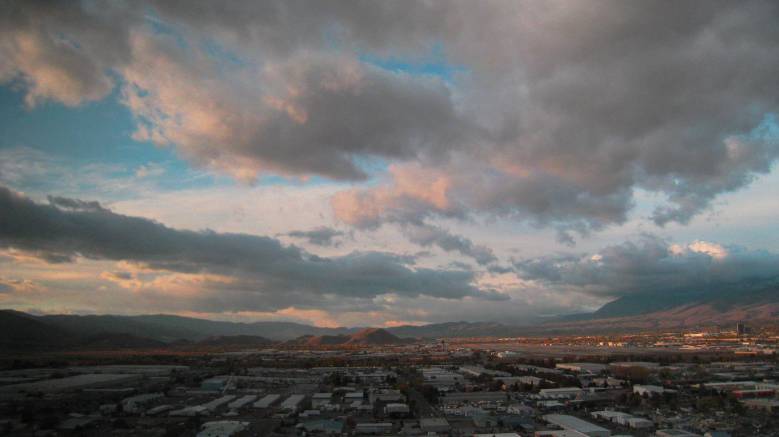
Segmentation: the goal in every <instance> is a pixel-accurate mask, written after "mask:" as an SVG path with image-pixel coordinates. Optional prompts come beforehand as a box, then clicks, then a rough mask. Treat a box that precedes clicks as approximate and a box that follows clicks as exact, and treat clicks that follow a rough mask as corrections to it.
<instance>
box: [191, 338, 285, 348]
mask: <svg viewBox="0 0 779 437" xmlns="http://www.w3.org/2000/svg"><path fill="white" fill-rule="evenodd" d="M194 344H195V345H197V346H202V347H214V348H236V347H242V348H261V347H267V346H270V345H272V344H274V342H273V341H272V340H268V339H267V338H265V337H260V336H258V335H220V336H215V337H208V338H206V339H203V340H200V341H198V342H197V343H194Z"/></svg>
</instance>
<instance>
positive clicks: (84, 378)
mask: <svg viewBox="0 0 779 437" xmlns="http://www.w3.org/2000/svg"><path fill="white" fill-rule="evenodd" d="M139 379H141V375H132V374H113V373H88V374H84V375H76V376H68V377H65V378H57V379H46V380H43V381H36V382H26V383H23V384H12V385H5V386H0V391H4V392H44V393H51V392H58V391H66V390H78V389H81V388H85V387H94V386H99V385H106V384H120V383H124V382H128V381H135V380H139Z"/></svg>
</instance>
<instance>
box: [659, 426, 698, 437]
mask: <svg viewBox="0 0 779 437" xmlns="http://www.w3.org/2000/svg"><path fill="white" fill-rule="evenodd" d="M655 435H656V436H657V437H701V435H700V434H693V433H691V432H687V431H684V430H681V429H675V428H672V429H658V430H657V431H655Z"/></svg>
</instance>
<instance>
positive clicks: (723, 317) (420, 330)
mask: <svg viewBox="0 0 779 437" xmlns="http://www.w3.org/2000/svg"><path fill="white" fill-rule="evenodd" d="M777 316H779V288H777V287H762V288H758V289H755V290H752V291H748V292H740V293H727V292H716V293H714V292H707V293H702V292H688V293H676V294H674V295H673V296H658V295H656V294H654V295H629V296H625V297H621V298H619V299H616V300H614V301H612V302H609V303H607V304H605V305H604V306H602V307H601V308H600V309H598V310H597V311H595V312H593V313H588V314H576V315H570V316H565V317H559V318H555V319H551V320H549V321H548V322H546V323H540V324H534V325H533V326H528V325H521V324H519V323H516V324H507V323H497V322H448V323H434V324H428V325H422V326H413V325H406V326H397V327H390V328H385V329H376V328H357V327H355V328H344V327H338V328H325V327H316V326H310V325H306V324H302V323H294V322H252V323H239V322H226V321H214V320H205V319H197V318H191V317H181V316H175V315H165V314H158V315H141V316H116V315H83V316H79V315H42V316H36V315H31V314H27V313H23V312H18V311H12V310H0V349H51V348H55V347H56V348H68V347H84V348H89V347H95V348H97V347H106V348H108V347H112V346H114V347H116V348H141V347H145V348H154V347H162V346H165V345H170V344H173V343H175V342H179V344H181V343H182V342H183V343H185V344H195V345H199V346H203V347H238V346H244V347H250V346H251V347H259V346H267V345H270V344H273V343H274V342H286V345H299V346H311V347H318V346H332V345H366V344H373V345H381V344H398V343H402V342H403V340H402V339H412V338H442V337H512V336H533V335H564V334H571V333H587V334H602V333H614V332H635V331H646V330H657V329H685V328H692V327H699V326H704V325H720V326H724V325H733V324H735V323H736V322H738V321H742V320H747V321H749V322H750V323H776V322H778V321H779V319H778V318H777ZM518 322H519V321H518Z"/></svg>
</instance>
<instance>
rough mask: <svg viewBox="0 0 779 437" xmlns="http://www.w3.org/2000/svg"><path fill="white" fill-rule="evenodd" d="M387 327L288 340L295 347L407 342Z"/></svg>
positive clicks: (288, 343)
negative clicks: (348, 333)
mask: <svg viewBox="0 0 779 437" xmlns="http://www.w3.org/2000/svg"><path fill="white" fill-rule="evenodd" d="M408 341H409V340H405V339H401V338H399V337H397V336H395V335H393V334H391V333H390V332H388V331H387V330H386V329H381V328H365V329H362V330H360V331H358V332H356V333H354V334H351V335H319V336H313V335H305V336H302V337H299V338H296V339H294V340H291V341H288V342H287V343H286V345H287V346H293V347H323V346H324V347H326V346H383V345H395V344H403V343H407V342H408Z"/></svg>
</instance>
